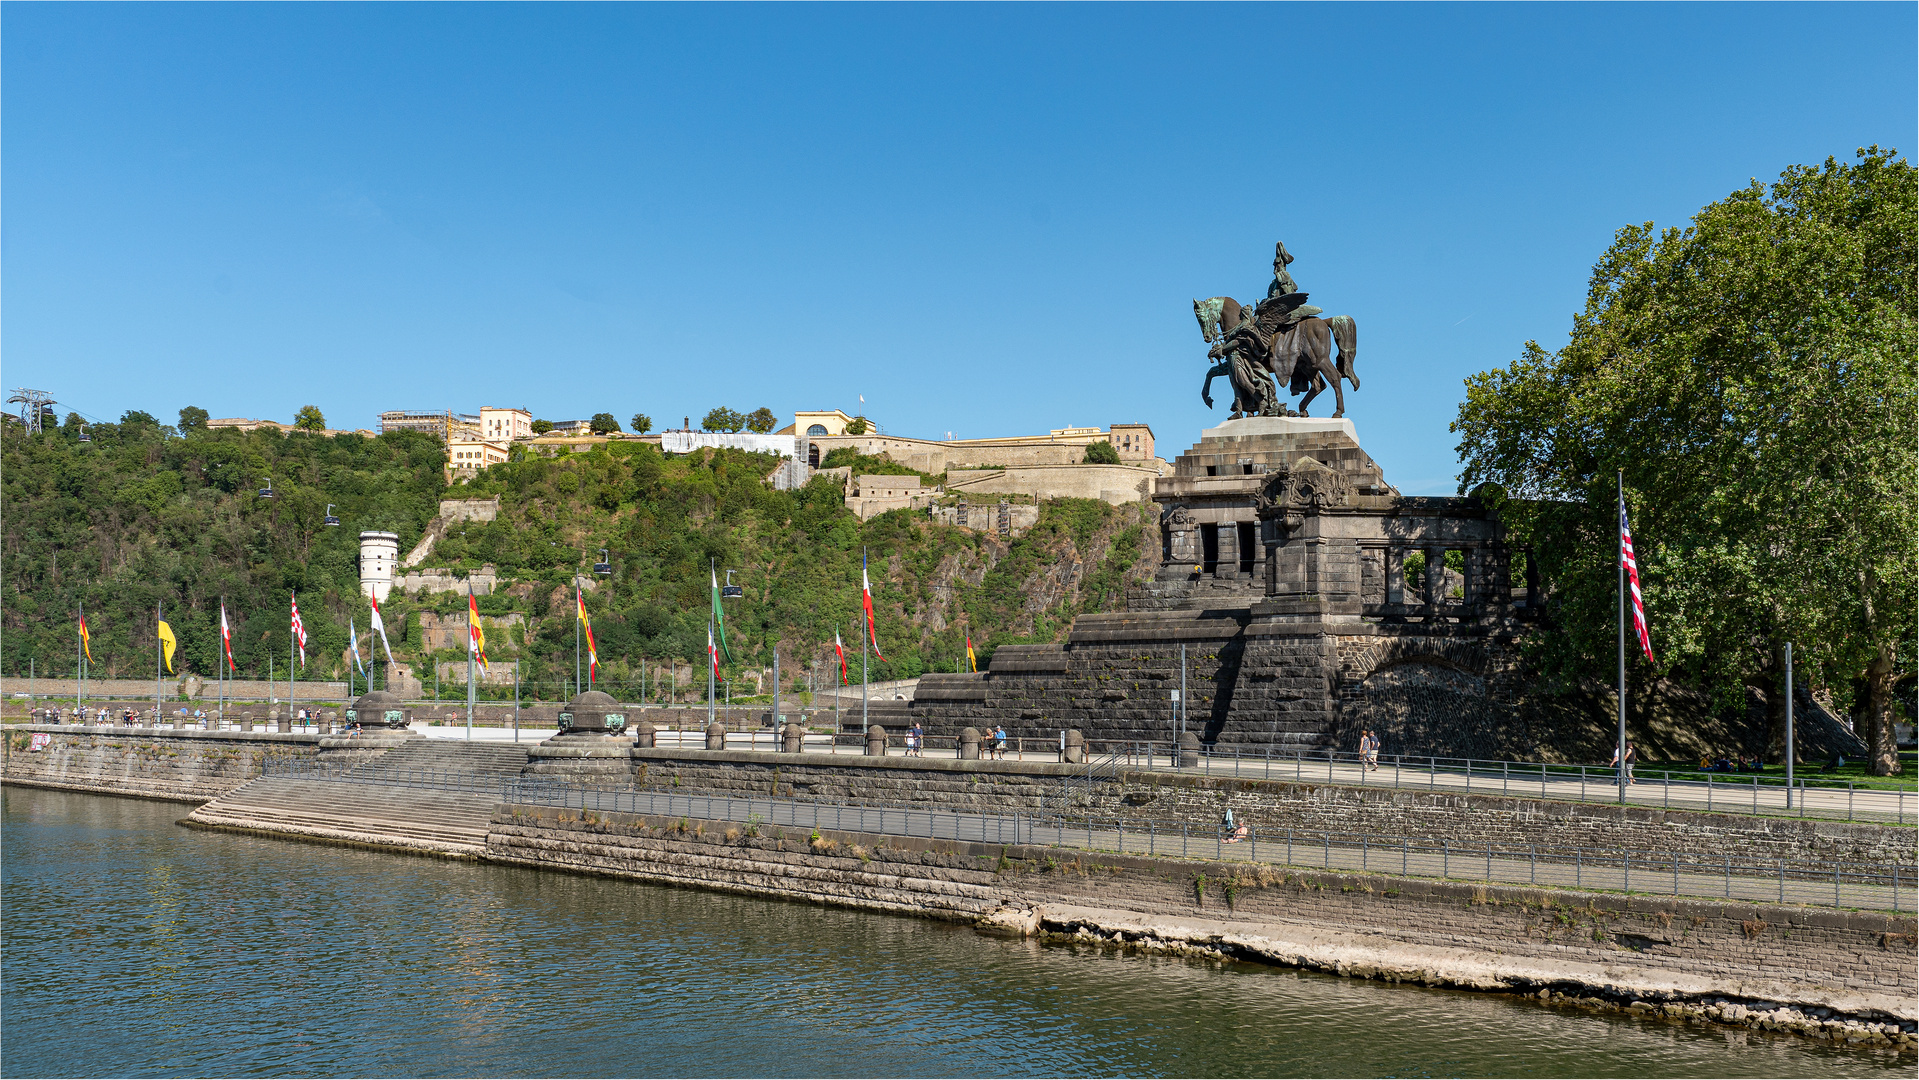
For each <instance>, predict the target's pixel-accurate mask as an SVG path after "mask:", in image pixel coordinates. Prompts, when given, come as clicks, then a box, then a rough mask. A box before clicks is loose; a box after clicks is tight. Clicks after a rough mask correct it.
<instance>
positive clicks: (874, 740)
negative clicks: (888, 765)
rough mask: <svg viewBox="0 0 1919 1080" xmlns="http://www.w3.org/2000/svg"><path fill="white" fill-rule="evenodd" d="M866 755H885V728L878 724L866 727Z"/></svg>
mask: <svg viewBox="0 0 1919 1080" xmlns="http://www.w3.org/2000/svg"><path fill="white" fill-rule="evenodd" d="M866 756H867V757H885V756H886V729H885V728H883V727H881V726H879V725H878V724H874V725H873V726H872V727H870V728H867V729H866Z"/></svg>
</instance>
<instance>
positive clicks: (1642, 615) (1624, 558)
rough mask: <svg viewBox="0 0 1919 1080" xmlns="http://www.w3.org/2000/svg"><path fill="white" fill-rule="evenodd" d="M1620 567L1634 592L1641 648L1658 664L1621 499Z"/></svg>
mask: <svg viewBox="0 0 1919 1080" xmlns="http://www.w3.org/2000/svg"><path fill="white" fill-rule="evenodd" d="M1619 565H1620V566H1622V567H1624V568H1625V570H1626V587H1627V588H1628V589H1630V590H1632V593H1631V595H1632V625H1633V629H1634V630H1636V631H1638V633H1639V648H1640V649H1641V650H1643V651H1644V652H1645V654H1646V662H1647V663H1656V661H1654V660H1653V658H1652V635H1650V634H1648V633H1647V632H1646V604H1645V602H1644V601H1643V600H1641V599H1640V596H1639V560H1637V559H1636V558H1634V557H1633V551H1632V529H1631V527H1629V526H1628V525H1627V524H1626V498H1625V496H1624V495H1621V496H1620V498H1619Z"/></svg>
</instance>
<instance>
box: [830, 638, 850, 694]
mask: <svg viewBox="0 0 1919 1080" xmlns="http://www.w3.org/2000/svg"><path fill="white" fill-rule="evenodd" d="M833 651H834V652H836V653H838V654H839V656H840V685H841V686H846V685H847V684H849V683H850V682H852V680H851V679H848V678H847V677H846V646H845V645H842V644H841V643H840V628H839V627H837V626H836V627H834V628H833Z"/></svg>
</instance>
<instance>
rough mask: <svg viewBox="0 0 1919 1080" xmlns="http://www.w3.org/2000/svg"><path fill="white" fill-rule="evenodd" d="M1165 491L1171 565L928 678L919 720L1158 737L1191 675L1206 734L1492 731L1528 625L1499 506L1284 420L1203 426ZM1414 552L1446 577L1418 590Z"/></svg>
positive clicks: (1281, 741) (1166, 555)
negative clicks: (1120, 597)
mask: <svg viewBox="0 0 1919 1080" xmlns="http://www.w3.org/2000/svg"><path fill="white" fill-rule="evenodd" d="M1153 497H1154V500H1155V501H1156V502H1157V503H1159V504H1160V506H1161V516H1160V524H1161V529H1162V534H1161V540H1162V546H1161V551H1162V559H1161V565H1160V569H1159V572H1158V573H1157V574H1156V575H1155V576H1154V578H1153V580H1151V581H1147V582H1144V583H1142V584H1140V585H1137V586H1134V587H1131V588H1129V589H1128V593H1127V603H1126V610H1125V611H1123V612H1102V613H1096V614H1088V615H1082V616H1080V617H1079V618H1078V619H1077V620H1075V621H1074V624H1073V628H1072V631H1071V632H1070V634H1069V636H1068V638H1067V640H1066V642H1065V643H1064V644H1043V645H1007V646H1002V647H1001V648H1000V649H999V650H998V651H997V652H996V653H995V654H994V657H993V663H992V665H991V667H990V669H989V670H987V671H985V672H980V673H977V674H974V673H956V674H944V673H940V674H927V675H924V676H922V677H921V679H920V682H919V687H918V691H917V693H916V694H915V700H914V702H913V705H912V710H911V720H917V721H919V722H921V723H922V724H923V725H924V726H925V728H926V730H927V731H928V732H929V733H931V734H935V735H939V734H945V733H950V732H956V731H959V730H960V729H962V728H973V729H976V730H992V729H994V728H996V727H998V726H1000V725H1002V724H1003V725H1004V726H1005V727H1006V729H1007V730H1008V732H1009V733H1010V734H1012V735H1014V736H1016V737H1024V738H1029V739H1030V738H1034V737H1036V736H1037V737H1042V738H1043V737H1046V736H1049V735H1051V734H1052V733H1053V732H1054V731H1057V730H1059V729H1060V728H1066V727H1073V728H1079V729H1080V730H1082V731H1084V732H1085V733H1086V735H1087V736H1089V737H1092V738H1095V739H1114V740H1138V741H1142V742H1143V741H1152V742H1157V743H1159V744H1161V745H1162V746H1163V745H1165V744H1166V743H1167V742H1168V741H1169V740H1171V739H1173V738H1174V735H1175V733H1176V732H1177V731H1178V730H1179V717H1180V714H1181V709H1180V705H1179V703H1178V702H1176V701H1175V700H1174V697H1173V695H1172V694H1171V693H1170V691H1172V690H1174V689H1177V688H1179V687H1180V686H1181V685H1185V686H1186V687H1187V702H1186V709H1185V715H1186V717H1187V724H1188V726H1189V727H1190V729H1191V733H1192V735H1194V736H1195V737H1196V742H1197V743H1198V744H1204V745H1212V744H1214V743H1217V742H1225V743H1229V744H1232V743H1238V744H1242V745H1246V744H1250V745H1274V746H1277V747H1278V748H1280V749H1281V750H1282V751H1285V750H1300V751H1310V750H1317V749H1325V748H1330V747H1333V746H1339V747H1344V748H1348V749H1350V748H1351V743H1352V740H1353V739H1354V738H1356V735H1357V731H1356V729H1357V727H1360V726H1367V727H1372V728H1375V729H1381V730H1383V731H1385V732H1391V731H1392V729H1393V728H1394V727H1395V726H1397V727H1398V729H1399V731H1400V732H1403V733H1404V734H1402V735H1401V736H1400V738H1399V740H1398V741H1397V742H1395V740H1394V739H1393V737H1392V735H1391V734H1388V741H1389V743H1393V744H1395V745H1398V746H1402V747H1405V748H1406V751H1407V752H1413V753H1445V754H1449V755H1450V754H1451V753H1452V751H1451V750H1450V749H1448V748H1446V747H1443V746H1438V745H1434V746H1432V747H1431V748H1430V749H1429V748H1427V747H1425V746H1423V745H1421V746H1415V745H1414V743H1413V741H1412V740H1414V739H1416V738H1422V737H1423V735H1421V734H1419V733H1422V732H1427V731H1433V730H1437V729H1440V728H1445V729H1449V730H1453V731H1466V730H1469V729H1471V730H1478V729H1490V728H1494V727H1497V726H1498V724H1497V722H1496V718H1495V717H1494V713H1495V712H1496V711H1497V705H1496V702H1497V695H1496V694H1494V693H1493V692H1492V691H1490V690H1489V689H1488V686H1489V680H1491V679H1493V678H1495V677H1497V676H1498V675H1499V674H1500V673H1501V672H1505V671H1509V670H1510V669H1511V668H1512V665H1513V662H1514V657H1515V656H1516V653H1515V651H1514V648H1513V643H1514V640H1515V637H1516V633H1517V631H1518V623H1519V621H1520V618H1521V617H1520V616H1518V615H1516V612H1515V606H1514V604H1513V602H1512V588H1511V583H1510V582H1508V581H1507V580H1506V578H1507V567H1508V566H1509V565H1510V562H1509V553H1508V551H1507V549H1506V542H1505V530H1504V526H1503V525H1502V524H1501V522H1500V520H1499V516H1498V513H1497V510H1496V508H1495V507H1494V506H1493V505H1491V504H1490V503H1488V502H1487V501H1483V500H1481V499H1480V498H1478V497H1476V496H1468V497H1465V498H1450V497H1407V496H1402V495H1401V494H1400V493H1399V492H1398V491H1396V490H1395V489H1393V488H1392V487H1391V486H1390V485H1388V484H1387V483H1386V482H1385V479H1384V478H1383V476H1382V475H1381V473H1380V470H1379V466H1378V465H1377V464H1376V463H1374V461H1373V460H1372V458H1371V456H1370V455H1368V454H1367V453H1366V452H1365V450H1364V449H1362V448H1361V447H1360V445H1359V442H1358V439H1357V437H1356V435H1355V429H1354V425H1353V423H1352V422H1351V421H1350V420H1344V419H1341V420H1318V419H1301V418H1282V417H1253V418H1247V419H1244V420H1236V421H1230V422H1228V423H1225V424H1221V425H1219V426H1217V427H1214V428H1210V429H1207V430H1206V431H1205V432H1204V433H1203V435H1202V437H1201V439H1200V441H1199V442H1198V443H1197V444H1195V445H1194V446H1193V447H1192V448H1191V449H1189V450H1188V451H1187V452H1186V453H1184V454H1182V455H1180V456H1179V457H1178V458H1177V459H1176V461H1175V464H1174V473H1173V475H1172V476H1168V477H1162V478H1161V479H1160V481H1159V483H1158V485H1157V487H1156V489H1155V492H1154V496H1153ZM1415 552H1417V553H1419V554H1421V556H1422V557H1423V558H1424V559H1425V561H1426V563H1427V565H1429V566H1433V567H1437V568H1442V569H1441V570H1440V571H1439V572H1435V573H1432V574H1428V575H1426V578H1425V579H1424V581H1423V582H1418V583H1414V584H1412V585H1408V583H1407V581H1406V575H1405V563H1406V559H1407V557H1408V556H1409V555H1411V554H1413V553H1415ZM1449 563H1450V564H1451V565H1455V566H1460V567H1463V570H1457V571H1454V570H1444V569H1443V568H1444V567H1446V566H1447V565H1448V564H1449ZM1528 592H1529V595H1530V594H1531V592H1532V590H1528ZM1528 617H1529V616H1528ZM1182 655H1184V657H1185V670H1184V671H1183V672H1182V670H1181V657H1182ZM1375 672H1378V673H1380V675H1379V677H1375ZM911 720H909V721H907V722H911ZM1081 745H1082V747H1083V743H1082V744H1081ZM1195 748H1196V747H1195ZM961 752H962V754H963V753H964V746H963V744H962V750H961ZM1072 753H1073V752H1072V751H1068V752H1063V753H1062V755H1061V756H1062V757H1067V758H1069V759H1070V756H1071V754H1072ZM1181 756H1182V759H1184V758H1185V757H1186V756H1187V755H1185V754H1182V755H1181Z"/></svg>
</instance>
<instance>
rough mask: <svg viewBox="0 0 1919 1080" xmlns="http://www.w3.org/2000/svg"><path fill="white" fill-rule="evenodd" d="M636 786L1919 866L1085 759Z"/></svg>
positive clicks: (1734, 835)
mask: <svg viewBox="0 0 1919 1080" xmlns="http://www.w3.org/2000/svg"><path fill="white" fill-rule="evenodd" d="M633 759H634V771H633V784H634V786H635V787H637V788H642V789H649V790H671V791H673V792H675V793H678V794H688V793H709V792H710V793H712V794H716V795H738V796H747V795H751V796H754V797H758V798H768V797H778V798H794V799H803V800H807V801H813V802H866V803H884V804H890V805H901V806H914V807H918V808H922V809H929V810H958V811H970V812H976V813H989V814H1029V815H1030V814H1035V813H1042V812H1045V813H1060V812H1064V813H1066V814H1068V815H1070V816H1089V817H1094V818H1101V819H1106V820H1111V819H1114V818H1118V819H1121V820H1125V821H1128V822H1136V823H1139V824H1141V825H1144V824H1145V823H1147V822H1149V821H1153V822H1159V823H1161V825H1162V826H1164V825H1174V826H1177V825H1178V824H1180V823H1185V824H1187V825H1188V826H1190V827H1197V828H1200V829H1203V830H1211V829H1212V828H1214V827H1215V826H1216V825H1218V824H1219V822H1220V821H1221V819H1222V818H1223V816H1224V813H1225V811H1226V810H1227V809H1228V808H1231V809H1232V811H1233V816H1234V817H1235V819H1236V820H1239V821H1243V822H1246V823H1248V824H1250V825H1252V826H1253V827H1254V828H1256V829H1259V830H1261V832H1262V833H1275V832H1277V833H1284V832H1285V831H1286V830H1288V829H1292V830H1301V831H1310V832H1314V833H1319V832H1334V833H1350V834H1360V833H1364V834H1369V835H1371V836H1373V837H1375V838H1377V839H1378V840H1379V842H1381V843H1390V842H1392V841H1397V840H1399V839H1400V838H1402V837H1403V838H1405V839H1407V840H1411V841H1414V842H1418V843H1435V844H1436V843H1439V842H1441V841H1442V840H1443V841H1446V842H1449V843H1453V844H1457V845H1460V846H1461V847H1462V848H1472V847H1483V846H1484V845H1486V844H1488V843H1490V844H1492V845H1494V846H1495V847H1498V848H1503V849H1511V848H1514V847H1520V848H1523V847H1525V846H1526V845H1529V844H1533V845H1538V846H1539V847H1541V848H1546V847H1558V848H1566V847H1576V846H1583V847H1589V848H1613V849H1618V848H1626V849H1630V850H1634V851H1656V852H1678V853H1682V854H1685V855H1690V856H1699V857H1707V858H1714V857H1719V856H1727V857H1731V858H1734V859H1741V860H1753V859H1768V860H1770V859H1788V860H1790V859H1819V860H1826V859H1840V860H1847V861H1859V862H1868V861H1873V862H1881V863H1892V862H1896V863H1898V864H1899V865H1901V866H1906V867H1913V866H1915V865H1916V864H1919V849H1916V847H1919V846H1916V845H1915V843H1914V836H1915V833H1914V830H1913V829H1912V828H1910V827H1899V826H1889V825H1875V824H1866V823H1848V822H1843V821H1819V820H1814V819H1800V818H1783V817H1758V816H1752V815H1744V814H1720V813H1712V814H1708V813H1701V812H1697V811H1686V810H1662V809H1660V808H1658V807H1642V806H1624V807H1622V806H1616V805H1613V804H1610V803H1567V802H1554V801H1550V800H1546V799H1528V798H1513V797H1505V796H1499V795H1466V794H1463V793H1458V792H1443V791H1439V792H1428V791H1419V790H1399V791H1394V790H1392V789H1390V788H1359V787H1341V786H1337V785H1332V784H1314V783H1292V782H1279V781H1267V780H1233V779H1228V778H1215V777H1209V776H1203V775H1196V774H1195V775H1189V774H1183V773H1175V772H1133V771H1126V772H1121V773H1120V774H1119V775H1118V776H1117V777H1116V778H1108V779H1105V780H1100V781H1096V782H1094V783H1092V784H1091V785H1088V784H1086V783H1084V782H1083V781H1081V782H1077V783H1075V785H1074V791H1073V804H1072V805H1071V806H1065V805H1063V804H1062V803H1063V799H1064V798H1065V797H1066V792H1065V787H1064V785H1065V781H1066V780H1067V779H1069V778H1071V777H1076V776H1078V777H1083V776H1084V775H1085V767H1084V766H1072V765H1058V764H1047V763H1042V762H1014V761H958V760H953V759H950V758H948V759H941V758H936V757H927V758H902V757H888V758H864V757H852V756H845V757H838V758H826V757H823V756H822V755H815V754H799V755H793V754H766V753H754V752H745V751H698V750H679V749H672V748H668V749H654V750H634V751H633Z"/></svg>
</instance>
